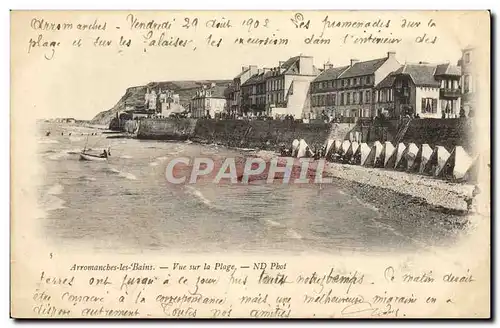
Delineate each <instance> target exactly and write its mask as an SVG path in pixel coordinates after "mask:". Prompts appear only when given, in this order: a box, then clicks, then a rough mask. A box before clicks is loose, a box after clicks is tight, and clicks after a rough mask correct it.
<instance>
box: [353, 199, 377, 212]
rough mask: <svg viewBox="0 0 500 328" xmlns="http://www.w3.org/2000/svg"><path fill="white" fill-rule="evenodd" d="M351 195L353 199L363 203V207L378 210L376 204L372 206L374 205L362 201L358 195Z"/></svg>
mask: <svg viewBox="0 0 500 328" xmlns="http://www.w3.org/2000/svg"><path fill="white" fill-rule="evenodd" d="M352 197H353V198H354V199H355V200H356V201H357V202H358V203H359V204H361V205H363V206H364V207H366V208H369V209H371V210H373V211H375V212H378V211H379V209H378V207H376V206H374V205H372V204H370V203H365V202H363V201H362V200H361V199H359V198H358V197H356V196H352Z"/></svg>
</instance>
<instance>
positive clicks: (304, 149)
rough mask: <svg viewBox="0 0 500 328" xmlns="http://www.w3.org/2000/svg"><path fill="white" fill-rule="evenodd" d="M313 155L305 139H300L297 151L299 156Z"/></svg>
mask: <svg viewBox="0 0 500 328" xmlns="http://www.w3.org/2000/svg"><path fill="white" fill-rule="evenodd" d="M312 155H313V153H312V151H311V149H310V148H309V145H308V144H307V142H306V141H305V140H304V139H300V142H299V149H298V151H297V158H302V157H311V156H312Z"/></svg>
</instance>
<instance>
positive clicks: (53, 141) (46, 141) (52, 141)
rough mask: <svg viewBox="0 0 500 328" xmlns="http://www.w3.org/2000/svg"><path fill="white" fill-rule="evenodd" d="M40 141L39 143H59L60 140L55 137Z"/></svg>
mask: <svg viewBox="0 0 500 328" xmlns="http://www.w3.org/2000/svg"><path fill="white" fill-rule="evenodd" d="M38 143H39V144H57V143H59V141H57V140H53V139H42V140H38Z"/></svg>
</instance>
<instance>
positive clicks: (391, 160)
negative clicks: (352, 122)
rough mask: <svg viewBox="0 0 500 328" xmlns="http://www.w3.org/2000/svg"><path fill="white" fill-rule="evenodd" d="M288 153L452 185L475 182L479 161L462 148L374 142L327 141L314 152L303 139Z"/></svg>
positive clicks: (294, 144) (295, 141)
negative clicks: (428, 177)
mask: <svg viewBox="0 0 500 328" xmlns="http://www.w3.org/2000/svg"><path fill="white" fill-rule="evenodd" d="M290 151H291V156H293V157H297V158H302V157H316V158H325V159H326V160H327V161H331V162H340V163H344V164H352V165H363V166H366V167H375V168H385V169H393V170H399V171H406V172H411V173H417V174H424V175H430V176H434V177H438V178H443V179H447V180H452V181H455V182H461V181H466V182H476V181H477V175H478V166H479V163H478V162H479V157H478V156H474V157H473V156H470V155H469V154H468V153H467V152H466V151H465V150H464V148H463V147H462V146H456V147H455V148H454V149H453V150H452V151H451V152H450V151H448V150H447V149H446V148H445V147H443V146H435V147H434V148H432V147H431V146H429V145H428V144H423V145H420V146H417V145H416V144H414V143H408V144H405V143H402V142H401V143H398V144H397V145H396V146H394V145H393V144H392V143H391V142H390V141H386V142H384V143H381V142H379V141H375V143H373V145H371V146H369V145H368V144H367V143H364V142H362V143H358V142H357V141H350V140H335V139H329V140H327V141H326V142H325V144H324V145H323V147H322V148H321V149H320V150H318V151H316V152H313V151H312V150H311V149H310V147H309V146H308V144H307V143H306V141H305V140H304V139H301V140H300V141H299V140H297V139H295V140H294V141H293V143H292V147H291V150H290Z"/></svg>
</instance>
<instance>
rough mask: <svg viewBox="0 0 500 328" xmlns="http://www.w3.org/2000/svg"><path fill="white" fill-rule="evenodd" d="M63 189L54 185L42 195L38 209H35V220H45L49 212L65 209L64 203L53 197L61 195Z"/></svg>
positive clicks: (58, 185)
mask: <svg viewBox="0 0 500 328" xmlns="http://www.w3.org/2000/svg"><path fill="white" fill-rule="evenodd" d="M63 189H64V187H63V186H62V185H60V184H55V185H53V186H51V187H50V188H49V189H48V190H47V193H46V194H45V195H43V197H42V200H41V201H40V202H39V204H38V205H39V206H40V207H39V208H38V209H37V213H36V217H37V218H40V219H45V218H47V217H48V216H49V212H50V211H54V210H59V209H63V208H66V207H65V206H64V203H66V202H65V201H64V200H62V199H61V198H59V197H57V196H55V195H60V194H62V192H63Z"/></svg>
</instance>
